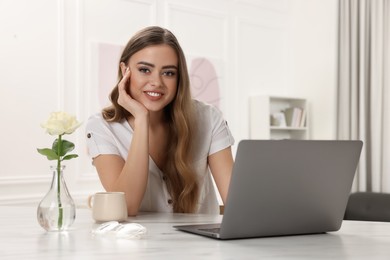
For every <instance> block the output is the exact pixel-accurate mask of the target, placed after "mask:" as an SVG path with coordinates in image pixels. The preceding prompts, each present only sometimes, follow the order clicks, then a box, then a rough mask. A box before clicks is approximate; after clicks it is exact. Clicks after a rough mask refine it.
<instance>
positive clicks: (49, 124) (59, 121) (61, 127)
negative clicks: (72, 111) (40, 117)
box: [41, 112, 81, 135]
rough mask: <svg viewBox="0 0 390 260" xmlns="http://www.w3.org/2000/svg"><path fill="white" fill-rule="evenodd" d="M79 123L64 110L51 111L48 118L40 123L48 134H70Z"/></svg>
mask: <svg viewBox="0 0 390 260" xmlns="http://www.w3.org/2000/svg"><path fill="white" fill-rule="evenodd" d="M80 125H81V123H80V122H78V121H77V120H76V117H74V116H71V115H69V114H67V113H65V112H53V113H51V114H50V117H49V119H48V120H47V121H46V122H45V123H43V124H41V126H42V127H43V128H45V129H46V131H47V132H48V133H49V134H50V135H63V134H71V133H73V132H74V130H76V129H77V128H78V127H79V126H80Z"/></svg>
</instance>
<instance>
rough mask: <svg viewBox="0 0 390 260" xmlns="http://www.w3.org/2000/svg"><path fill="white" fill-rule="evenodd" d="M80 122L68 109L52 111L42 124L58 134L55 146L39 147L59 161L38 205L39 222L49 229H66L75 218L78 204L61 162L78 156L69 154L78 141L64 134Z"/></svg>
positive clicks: (51, 132)
mask: <svg viewBox="0 0 390 260" xmlns="http://www.w3.org/2000/svg"><path fill="white" fill-rule="evenodd" d="M80 125H81V123H79V122H78V121H77V120H76V118H75V117H74V116H71V115H69V114H67V113H65V112H53V113H51V115H50V117H49V119H48V120H47V121H46V122H45V123H44V124H42V125H41V126H42V127H43V128H44V129H46V132H47V133H48V134H50V135H53V136H58V138H56V139H55V140H54V142H53V144H52V148H42V149H37V150H38V152H39V153H40V154H42V155H44V156H46V157H47V159H48V160H50V161H57V165H56V166H51V171H52V173H53V178H52V183H51V186H50V190H49V191H48V192H47V194H46V195H45V197H44V198H43V199H42V200H41V202H40V203H39V205H38V209H37V218H38V222H39V224H40V225H41V226H42V227H43V228H44V229H45V230H47V231H63V230H67V229H68V228H69V227H70V226H71V225H72V224H73V222H74V220H75V218H76V207H75V204H74V201H73V199H72V197H71V196H70V194H69V191H68V188H67V187H66V182H65V179H64V177H63V174H64V169H65V166H64V165H61V162H62V161H65V160H70V159H73V158H77V157H78V155H77V154H68V153H69V152H71V151H73V149H74V147H75V145H74V144H73V143H72V142H69V141H67V140H65V139H63V138H62V137H63V135H65V134H72V133H73V132H74V131H75V130H76V129H77V128H78V127H79V126H80Z"/></svg>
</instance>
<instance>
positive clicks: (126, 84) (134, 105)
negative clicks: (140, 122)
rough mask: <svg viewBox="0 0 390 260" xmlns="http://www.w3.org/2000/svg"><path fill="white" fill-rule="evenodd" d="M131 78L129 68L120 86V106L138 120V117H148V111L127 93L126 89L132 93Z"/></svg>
mask: <svg viewBox="0 0 390 260" xmlns="http://www.w3.org/2000/svg"><path fill="white" fill-rule="evenodd" d="M130 76H131V71H130V69H129V68H128V67H127V68H126V71H125V74H124V76H123V78H122V80H121V81H120V82H119V84H118V93H119V96H118V104H119V105H121V106H122V107H123V108H124V109H126V110H127V111H129V112H130V114H131V115H132V116H134V118H137V117H138V116H142V115H143V116H146V115H148V110H147V109H146V107H145V106H144V105H143V104H141V103H140V102H138V101H136V100H135V99H133V98H132V97H131V96H130V95H129V94H128V93H127V91H126V89H129V91H130Z"/></svg>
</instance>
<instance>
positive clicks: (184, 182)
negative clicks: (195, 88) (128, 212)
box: [102, 26, 199, 213]
mask: <svg viewBox="0 0 390 260" xmlns="http://www.w3.org/2000/svg"><path fill="white" fill-rule="evenodd" d="M160 44H166V45H168V46H170V47H172V49H173V50H175V52H176V54H177V56H178V60H179V64H178V67H179V69H178V86H177V92H176V96H175V98H174V100H173V101H172V102H171V103H170V104H169V105H168V106H167V107H166V108H165V109H164V112H165V114H166V116H167V118H168V120H169V122H168V123H169V133H170V135H169V140H168V144H170V146H169V148H168V156H167V158H168V159H167V161H166V164H165V166H164V168H163V169H162V170H163V172H164V174H165V175H166V177H167V187H168V190H169V192H170V194H171V196H172V199H173V211H174V212H181V213H191V212H195V210H196V207H197V202H198V196H199V185H198V182H197V176H196V173H195V170H194V169H193V166H192V156H191V153H192V143H193V142H194V133H193V130H194V129H195V127H196V122H195V117H194V108H193V102H192V99H191V92H190V80H189V75H188V70H187V64H186V60H185V56H184V53H183V50H182V49H181V47H180V45H179V42H178V41H177V39H176V37H175V36H174V35H173V34H172V33H171V32H170V31H169V30H167V29H164V28H161V27H158V26H150V27H146V28H145V29H143V30H141V31H139V32H138V33H136V34H135V35H134V36H133V37H132V38H131V39H130V40H129V42H128V43H127V45H126V47H125V48H124V50H123V52H122V55H121V58H120V61H119V64H120V63H121V62H124V63H125V64H127V63H128V61H129V59H130V58H131V56H132V55H133V54H134V53H136V52H138V51H140V50H142V49H143V48H145V47H148V46H152V45H160ZM122 78H123V75H122V71H121V68H120V65H119V66H118V83H119V82H120V81H121V79H122ZM118 83H117V84H116V86H115V87H114V89H113V90H112V92H111V94H110V100H111V102H112V105H111V106H109V107H107V108H105V109H103V111H102V114H103V117H104V119H105V120H106V121H108V122H120V121H122V120H124V119H126V118H128V117H129V116H131V114H130V113H129V112H128V111H127V110H126V109H124V108H123V107H122V106H120V105H119V104H118V96H119V93H118Z"/></svg>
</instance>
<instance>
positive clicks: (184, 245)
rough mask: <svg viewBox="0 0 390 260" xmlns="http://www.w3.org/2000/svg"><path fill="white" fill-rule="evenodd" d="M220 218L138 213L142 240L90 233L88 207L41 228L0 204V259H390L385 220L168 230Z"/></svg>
mask: <svg viewBox="0 0 390 260" xmlns="http://www.w3.org/2000/svg"><path fill="white" fill-rule="evenodd" d="M220 218H221V216H209V215H186V214H153V213H149V214H141V215H140V216H137V217H135V218H129V219H128V221H129V222H136V223H140V224H142V225H143V226H145V227H146V228H147V229H148V233H147V235H146V236H145V237H144V238H142V239H130V240H126V239H117V238H114V237H109V236H94V235H92V233H91V230H92V229H93V228H94V227H96V226H97V224H95V223H94V221H93V220H92V218H91V212H90V211H89V210H88V209H78V210H77V217H76V221H75V223H74V225H73V226H72V230H70V231H68V232H65V233H53V232H45V231H44V230H43V229H42V228H41V227H40V226H39V225H38V223H37V220H36V209H35V208H30V207H5V206H2V207H0V259H2V260H3V259H17V260H25V259H114V260H118V259H170V260H171V259H185V260H187V259H260V258H262V259H370V260H371V259H390V223H380V222H359V221H344V223H343V225H342V228H341V230H340V231H337V232H332V233H328V234H317V235H304V236H286V237H272V238H255V239H242V240H228V241H218V240H214V239H211V238H205V237H201V236H196V235H191V234H187V233H183V232H180V231H177V230H176V229H174V228H172V225H174V224H187V223H210V222H214V221H219V220H220Z"/></svg>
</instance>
